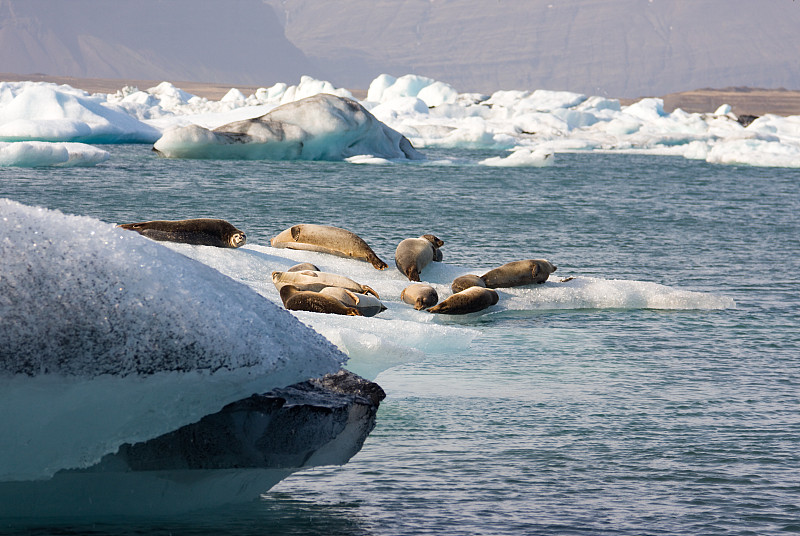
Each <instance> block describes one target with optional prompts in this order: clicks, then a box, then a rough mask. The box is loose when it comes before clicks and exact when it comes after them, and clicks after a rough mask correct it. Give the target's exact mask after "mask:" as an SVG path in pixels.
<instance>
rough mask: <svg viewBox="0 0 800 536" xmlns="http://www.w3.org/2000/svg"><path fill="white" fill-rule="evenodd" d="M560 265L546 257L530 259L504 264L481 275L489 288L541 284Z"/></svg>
mask: <svg viewBox="0 0 800 536" xmlns="http://www.w3.org/2000/svg"><path fill="white" fill-rule="evenodd" d="M557 268H558V267H557V266H553V265H552V264H550V263H549V262H548V261H546V260H544V259H528V260H524V261H514V262H509V263H507V264H504V265H503V266H500V267H499V268H495V269H494V270H489V271H488V272H486V273H485V274H483V275H482V276H481V279H483V282H484V283H486V287H487V288H508V287H519V286H522V285H531V284H541V283H544V282H545V281H547V278H548V277H550V274H552V273H553V272H555V271H556V269H557Z"/></svg>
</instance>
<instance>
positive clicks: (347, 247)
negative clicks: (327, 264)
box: [270, 223, 387, 270]
mask: <svg viewBox="0 0 800 536" xmlns="http://www.w3.org/2000/svg"><path fill="white" fill-rule="evenodd" d="M270 244H271V245H272V247H274V248H288V249H302V250H306V251H318V252H320V253H328V254H330V255H337V256H339V257H350V258H353V259H358V260H362V261H366V262H368V263H370V264H372V266H374V267H375V268H377V269H378V270H385V269H386V267H387V264H386V263H385V262H383V261H382V260H381V259H379V258H378V256H377V255H376V254H375V252H374V251H372V248H370V247H369V246H368V245H367V243H366V242H364V240H363V239H362V238H361V237H360V236H358V235H357V234H355V233H353V232H350V231H348V230H347V229H341V228H339V227H332V226H330V225H315V224H312V223H302V224H299V225H293V226H292V227H289V228H288V229H285V230H284V231H281V232H280V233H278V235H277V236H274V237H273V238H272V240H270Z"/></svg>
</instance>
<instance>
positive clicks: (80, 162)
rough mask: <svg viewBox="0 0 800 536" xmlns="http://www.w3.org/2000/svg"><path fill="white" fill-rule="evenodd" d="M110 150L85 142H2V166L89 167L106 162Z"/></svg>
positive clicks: (0, 149)
mask: <svg viewBox="0 0 800 536" xmlns="http://www.w3.org/2000/svg"><path fill="white" fill-rule="evenodd" d="M109 156H110V155H109V153H108V151H104V150H102V149H98V148H97V147H93V146H91V145H86V144H84V143H50V142H43V141H17V142H11V143H5V142H0V166H8V167H11V166H14V167H41V166H59V167H88V166H94V165H96V164H99V163H100V162H105V161H106V160H108V158H109Z"/></svg>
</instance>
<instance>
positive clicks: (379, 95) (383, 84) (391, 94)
mask: <svg viewBox="0 0 800 536" xmlns="http://www.w3.org/2000/svg"><path fill="white" fill-rule="evenodd" d="M402 97H416V98H418V99H420V100H421V101H423V102H424V103H425V104H426V105H427V106H429V107H434V106H439V105H440V104H444V103H451V102H456V100H457V99H458V92H457V91H456V90H455V89H453V87H452V86H450V85H449V84H445V83H444V82H439V81H436V80H433V79H431V78H426V77H424V76H418V75H413V74H407V75H404V76H401V77H400V78H395V77H393V76H391V75H388V74H382V75H380V76H378V77H377V78H376V79H375V80H373V81H372V83H371V84H370V86H369V90H368V91H367V100H368V101H372V102H387V101H390V100H394V99H398V98H402Z"/></svg>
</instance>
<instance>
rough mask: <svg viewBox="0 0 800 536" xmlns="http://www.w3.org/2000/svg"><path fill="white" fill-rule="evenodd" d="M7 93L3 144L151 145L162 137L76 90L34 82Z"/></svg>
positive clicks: (0, 101)
mask: <svg viewBox="0 0 800 536" xmlns="http://www.w3.org/2000/svg"><path fill="white" fill-rule="evenodd" d="M0 85H2V84H0ZM6 89H7V90H6V91H3V90H2V89H0V140H3V141H29V140H38V141H74V142H84V143H151V142H152V141H155V140H156V139H158V136H159V132H158V130H156V129H155V128H153V127H151V126H149V125H146V124H144V123H142V122H141V121H139V120H138V119H135V118H134V117H131V116H130V115H129V114H128V113H127V112H126V111H125V110H123V109H121V108H118V107H116V106H115V105H112V104H108V103H106V102H101V101H100V100H99V99H96V98H93V97H88V96H81V95H80V94H78V93H76V91H75V90H72V91H65V90H64V89H63V88H62V87H59V86H56V85H55V84H44V83H33V82H25V83H22V84H18V85H17V86H16V87H14V88H6ZM70 89H71V88H70ZM84 95H85V94H84Z"/></svg>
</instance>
